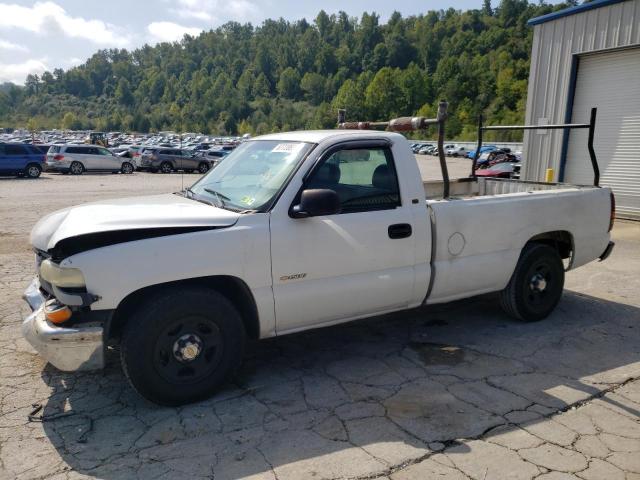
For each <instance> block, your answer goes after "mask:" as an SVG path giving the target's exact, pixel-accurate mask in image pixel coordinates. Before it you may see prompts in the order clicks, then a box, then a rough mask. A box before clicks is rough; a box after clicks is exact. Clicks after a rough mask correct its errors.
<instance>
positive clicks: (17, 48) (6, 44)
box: [0, 38, 29, 52]
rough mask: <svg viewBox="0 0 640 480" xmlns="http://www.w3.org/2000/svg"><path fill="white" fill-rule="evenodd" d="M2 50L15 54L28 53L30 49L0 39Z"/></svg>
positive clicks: (0, 48)
mask: <svg viewBox="0 0 640 480" xmlns="http://www.w3.org/2000/svg"><path fill="white" fill-rule="evenodd" d="M0 50H12V51H14V52H28V51H29V49H28V48H27V47H25V46H24V45H18V44H17V43H12V42H7V41H6V40H2V39H1V38H0Z"/></svg>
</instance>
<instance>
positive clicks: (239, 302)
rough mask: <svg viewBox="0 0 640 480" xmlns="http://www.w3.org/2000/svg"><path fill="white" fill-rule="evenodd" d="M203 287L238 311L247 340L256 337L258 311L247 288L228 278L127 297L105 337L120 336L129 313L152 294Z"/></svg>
mask: <svg viewBox="0 0 640 480" xmlns="http://www.w3.org/2000/svg"><path fill="white" fill-rule="evenodd" d="M188 287H206V288H210V289H211V290H215V291H216V292H218V293H220V294H222V295H223V296H224V297H226V298H227V299H228V300H229V301H230V302H231V303H232V304H233V306H234V307H235V308H237V309H238V312H239V313H240V315H241V317H242V321H243V323H244V327H245V330H246V332H247V336H248V337H249V338H250V339H258V338H259V337H260V319H259V317H258V308H257V305H256V302H255V299H254V297H253V294H252V293H251V289H250V288H249V286H248V285H247V284H246V283H245V282H244V281H243V280H242V279H240V278H238V277H234V276H231V275H215V276H209V277H198V278H188V279H184V280H177V281H173V282H166V283H159V284H154V285H149V286H147V287H144V288H141V289H139V290H136V291H134V292H132V293H130V294H129V295H127V296H126V297H125V298H124V299H122V301H120V303H119V304H118V306H117V307H116V309H115V311H114V313H113V316H112V317H111V320H110V322H109V328H108V334H107V335H108V337H109V338H116V337H119V336H120V335H121V333H122V330H123V328H124V326H125V325H126V323H127V321H128V320H129V317H130V315H131V313H132V312H133V311H134V310H135V309H136V308H137V307H138V306H139V305H140V303H141V302H143V301H144V300H145V299H146V298H149V296H151V295H152V294H156V293H158V292H159V291H161V290H162V289H174V288H188Z"/></svg>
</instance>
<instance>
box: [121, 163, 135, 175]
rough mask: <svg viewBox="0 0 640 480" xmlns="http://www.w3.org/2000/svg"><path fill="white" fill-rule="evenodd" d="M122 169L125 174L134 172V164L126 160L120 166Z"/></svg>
mask: <svg viewBox="0 0 640 480" xmlns="http://www.w3.org/2000/svg"><path fill="white" fill-rule="evenodd" d="M120 171H121V172H122V173H125V174H130V173H133V165H132V164H131V163H129V162H124V163H123V164H122V166H121V167H120Z"/></svg>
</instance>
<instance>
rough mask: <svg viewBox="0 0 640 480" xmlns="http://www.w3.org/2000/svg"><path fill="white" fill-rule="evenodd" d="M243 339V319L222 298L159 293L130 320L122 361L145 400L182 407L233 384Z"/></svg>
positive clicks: (193, 292)
mask: <svg viewBox="0 0 640 480" xmlns="http://www.w3.org/2000/svg"><path fill="white" fill-rule="evenodd" d="M245 337H246V334H245V329H244V324H243V323H242V318H241V316H240V314H239V313H238V311H237V310H236V309H235V308H234V307H233V305H232V304H231V303H230V302H229V301H228V300H227V299H226V298H225V297H224V296H222V295H220V294H219V293H217V292H215V291H212V290H208V289H204V288H191V289H187V290H181V291H180V292H175V293H168V292H167V293H159V294H157V295H155V296H154V297H152V298H149V300H148V301H147V302H145V303H144V304H142V305H141V306H140V308H139V309H138V310H137V311H136V312H134V314H133V315H132V316H131V318H130V320H129V322H128V323H127V326H126V327H125V330H124V334H123V337H122V343H121V348H120V359H121V362H122V368H123V370H124V373H125V375H126V376H127V378H128V379H129V382H130V383H131V385H132V386H133V387H134V388H135V389H136V390H137V391H138V393H140V394H141V395H142V396H143V397H145V398H146V399H147V400H150V401H152V402H154V403H158V404H161V405H182V404H185V403H190V402H194V401H196V400H200V399H203V398H207V397H209V396H211V395H212V394H213V393H214V392H215V391H216V390H217V389H218V388H219V387H220V386H222V385H223V384H224V383H225V382H226V381H227V380H228V379H229V378H230V376H231V375H232V374H233V373H234V372H235V371H236V370H237V368H238V367H239V366H240V363H241V361H242V356H243V352H244V344H245Z"/></svg>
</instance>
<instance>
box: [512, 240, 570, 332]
mask: <svg viewBox="0 0 640 480" xmlns="http://www.w3.org/2000/svg"><path fill="white" fill-rule="evenodd" d="M563 288H564V265H563V264H562V259H561V258H560V255H558V252H557V250H556V249H554V248H552V247H550V246H549V245H544V244H541V243H530V244H528V245H526V246H525V248H524V249H523V250H522V253H521V254H520V258H519V259H518V264H517V265H516V269H515V271H514V272H513V275H512V277H511V280H509V283H508V285H507V286H506V288H505V289H504V290H503V291H502V292H501V293H500V304H501V306H502V308H503V310H504V311H505V312H506V313H508V314H509V315H511V316H512V317H514V318H516V319H518V320H522V321H525V322H535V321H538V320H542V319H543V318H546V317H547V316H548V315H549V314H550V313H551V312H552V311H553V310H554V309H555V308H556V305H558V302H559V301H560V298H561V297H562V290H563Z"/></svg>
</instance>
